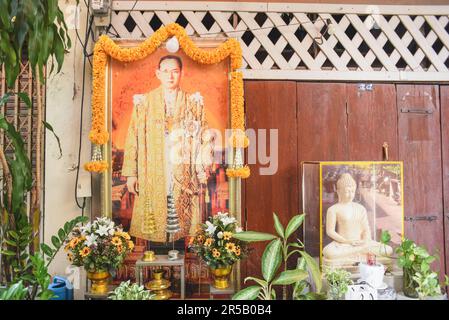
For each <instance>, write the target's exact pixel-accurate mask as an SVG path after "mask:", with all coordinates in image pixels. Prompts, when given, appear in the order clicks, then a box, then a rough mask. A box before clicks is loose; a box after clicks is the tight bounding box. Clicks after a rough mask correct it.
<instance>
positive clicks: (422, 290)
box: [413, 271, 449, 299]
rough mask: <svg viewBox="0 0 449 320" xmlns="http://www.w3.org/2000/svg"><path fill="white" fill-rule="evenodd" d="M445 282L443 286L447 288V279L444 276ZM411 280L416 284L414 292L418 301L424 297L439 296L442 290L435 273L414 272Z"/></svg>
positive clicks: (448, 280) (448, 281)
mask: <svg viewBox="0 0 449 320" xmlns="http://www.w3.org/2000/svg"><path fill="white" fill-rule="evenodd" d="M445 278H446V281H445V283H444V284H443V286H447V285H448V283H449V279H448V277H447V276H445ZM413 280H414V281H415V282H416V284H417V286H416V292H417V293H418V297H419V298H420V299H425V298H426V297H436V296H441V294H442V288H441V285H440V281H439V279H438V273H436V272H430V271H429V272H424V273H421V272H416V273H415V275H414V276H413Z"/></svg>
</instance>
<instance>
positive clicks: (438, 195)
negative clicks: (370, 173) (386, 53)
mask: <svg viewBox="0 0 449 320" xmlns="http://www.w3.org/2000/svg"><path fill="white" fill-rule="evenodd" d="M396 88H397V107H398V115H399V116H398V118H399V122H398V129H399V158H400V159H401V160H403V161H404V187H405V188H404V204H405V216H406V221H405V236H406V237H408V238H411V239H413V240H415V241H417V242H418V243H419V244H423V245H426V246H427V247H428V248H429V250H430V251H431V252H434V251H436V250H439V252H440V256H441V260H440V268H441V270H444V249H443V250H441V249H442V248H444V245H443V244H444V239H443V222H444V221H443V201H442V194H443V190H442V188H443V186H442V178H441V177H442V168H441V126H440V104H439V90H438V86H436V85H397V87H396ZM426 110H427V111H429V112H431V113H430V114H425V113H421V112H425V111H426ZM407 111H409V112H407ZM426 218H431V219H435V220H426ZM410 219H411V220H410Z"/></svg>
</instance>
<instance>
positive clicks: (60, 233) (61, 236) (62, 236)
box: [58, 228, 66, 242]
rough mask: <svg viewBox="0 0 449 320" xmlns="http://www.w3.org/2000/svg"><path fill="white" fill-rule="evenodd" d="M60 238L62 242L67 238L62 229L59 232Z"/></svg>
mask: <svg viewBox="0 0 449 320" xmlns="http://www.w3.org/2000/svg"><path fill="white" fill-rule="evenodd" d="M58 237H59V240H60V241H61V242H63V241H64V239H65V237H66V233H65V231H64V229H62V228H61V229H59V230H58Z"/></svg>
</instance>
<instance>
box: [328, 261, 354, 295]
mask: <svg viewBox="0 0 449 320" xmlns="http://www.w3.org/2000/svg"><path fill="white" fill-rule="evenodd" d="M325 277H326V281H327V284H328V286H329V289H328V297H329V298H331V299H332V300H339V299H341V298H342V297H343V296H344V295H345V293H346V292H347V291H348V286H350V285H352V284H353V282H352V280H351V273H350V272H348V271H346V270H344V269H339V268H335V269H328V270H326V271H325Z"/></svg>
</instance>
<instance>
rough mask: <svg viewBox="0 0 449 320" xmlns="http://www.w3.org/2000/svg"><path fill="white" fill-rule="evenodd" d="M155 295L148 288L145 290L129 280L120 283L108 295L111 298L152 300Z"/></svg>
mask: <svg viewBox="0 0 449 320" xmlns="http://www.w3.org/2000/svg"><path fill="white" fill-rule="evenodd" d="M154 297H155V295H154V294H152V293H151V292H150V291H149V290H145V288H144V287H143V286H139V285H138V284H136V283H133V284H131V281H129V280H128V281H126V282H122V283H120V285H119V286H118V287H117V288H115V290H114V291H113V293H112V294H111V295H110V296H109V297H108V299H111V300H153V299H154Z"/></svg>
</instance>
